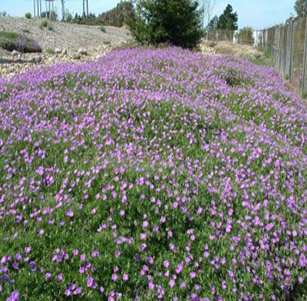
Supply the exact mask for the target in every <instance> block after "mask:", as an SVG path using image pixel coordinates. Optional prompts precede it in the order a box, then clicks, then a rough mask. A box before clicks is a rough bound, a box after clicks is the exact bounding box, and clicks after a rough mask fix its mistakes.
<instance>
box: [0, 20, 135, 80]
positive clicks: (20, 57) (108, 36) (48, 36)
mask: <svg viewBox="0 0 307 301" xmlns="http://www.w3.org/2000/svg"><path fill="white" fill-rule="evenodd" d="M43 20H44V19H26V18H12V17H0V31H7V32H16V33H19V34H23V35H25V36H27V37H29V38H31V39H34V40H36V41H37V42H38V43H39V45H40V46H41V47H42V49H43V52H42V53H40V54H19V53H17V52H14V53H10V52H7V51H5V50H3V49H1V48H0V77H11V76H14V75H16V74H20V73H23V72H26V71H27V70H29V69H30V68H33V67H34V68H35V67H38V66H40V65H41V64H44V65H49V64H54V63H59V62H70V61H74V62H83V61H88V60H93V59H96V58H98V57H100V56H102V55H104V54H105V53H107V52H108V51H110V50H112V49H113V48H114V47H117V46H120V45H122V44H125V43H127V42H128V41H129V40H130V39H131V37H130V35H129V31H128V29H127V28H125V27H122V28H117V27H111V26H105V32H103V31H101V29H100V27H99V26H86V25H78V24H71V23H62V22H50V21H49V20H48V23H50V24H51V25H52V28H53V30H48V29H47V28H44V29H40V28H39V25H40V24H41V22H42V21H43Z"/></svg>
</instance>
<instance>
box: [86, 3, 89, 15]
mask: <svg viewBox="0 0 307 301" xmlns="http://www.w3.org/2000/svg"><path fill="white" fill-rule="evenodd" d="M86 14H87V17H88V15H89V13H88V0H86Z"/></svg>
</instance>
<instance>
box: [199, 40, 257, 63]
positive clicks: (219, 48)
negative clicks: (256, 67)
mask: <svg viewBox="0 0 307 301" xmlns="http://www.w3.org/2000/svg"><path fill="white" fill-rule="evenodd" d="M200 49H201V52H202V53H203V54H206V55H221V54H233V55H235V56H238V57H241V58H242V59H245V60H249V61H253V60H256V59H257V58H259V57H260V56H261V52H260V51H259V50H257V49H256V48H254V47H252V46H249V45H240V44H233V43H231V42H228V41H220V42H208V41H207V42H206V41H203V42H202V43H201V44H200Z"/></svg>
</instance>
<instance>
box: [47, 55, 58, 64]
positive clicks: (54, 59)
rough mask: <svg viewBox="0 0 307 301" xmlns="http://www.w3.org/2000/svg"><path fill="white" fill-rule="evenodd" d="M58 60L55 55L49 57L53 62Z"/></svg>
mask: <svg viewBox="0 0 307 301" xmlns="http://www.w3.org/2000/svg"><path fill="white" fill-rule="evenodd" d="M56 61H57V59H56V57H55V56H52V57H51V58H49V62H51V63H55V62H56Z"/></svg>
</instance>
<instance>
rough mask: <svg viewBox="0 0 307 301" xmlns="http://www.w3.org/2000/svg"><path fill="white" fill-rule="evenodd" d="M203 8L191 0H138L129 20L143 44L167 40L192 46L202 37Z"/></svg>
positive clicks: (173, 43)
mask: <svg viewBox="0 0 307 301" xmlns="http://www.w3.org/2000/svg"><path fill="white" fill-rule="evenodd" d="M201 24H202V11H201V9H200V8H199V4H198V2H197V1H194V0H169V1H163V0H139V1H137V6H136V14H135V15H134V16H133V18H131V19H130V20H129V22H128V25H129V27H130V29H131V32H132V35H133V36H134V37H135V39H136V40H137V41H138V42H140V43H142V44H148V43H150V44H155V45H157V44H159V43H170V44H172V45H175V46H181V47H184V48H193V47H194V46H196V45H197V44H198V42H199V40H200V38H201V37H202V34H203V30H202V25H201Z"/></svg>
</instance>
